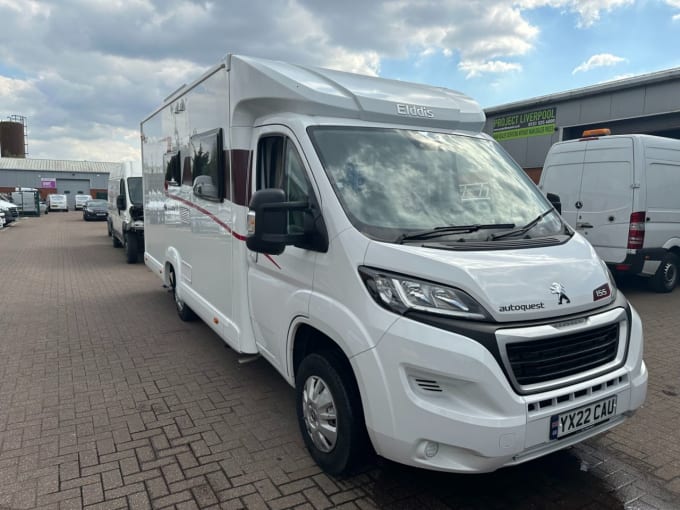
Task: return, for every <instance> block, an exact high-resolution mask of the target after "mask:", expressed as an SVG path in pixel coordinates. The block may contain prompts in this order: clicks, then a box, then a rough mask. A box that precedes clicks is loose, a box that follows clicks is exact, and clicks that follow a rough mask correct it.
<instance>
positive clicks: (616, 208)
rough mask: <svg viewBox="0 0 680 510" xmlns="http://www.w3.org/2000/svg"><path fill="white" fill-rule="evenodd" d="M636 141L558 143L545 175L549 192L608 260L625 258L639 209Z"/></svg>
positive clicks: (605, 139)
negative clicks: (632, 216) (635, 197)
mask: <svg viewBox="0 0 680 510" xmlns="http://www.w3.org/2000/svg"><path fill="white" fill-rule="evenodd" d="M634 182H635V181H634V175H633V140H632V139H631V138H628V137H618V136H617V137H602V138H594V139H589V140H579V141H573V142H565V143H560V144H556V145H555V146H553V148H552V149H551V150H550V153H549V154H548V157H547V158H546V165H545V168H544V169H543V173H542V174H541V188H542V189H543V192H544V193H555V194H557V195H559V196H560V199H561V202H562V217H563V218H564V219H565V220H566V222H567V223H569V225H571V226H572V227H574V228H575V229H576V230H577V231H579V232H580V233H581V234H583V235H584V236H585V237H586V239H588V240H589V241H590V243H591V244H592V245H593V246H594V247H595V249H596V250H597V252H598V254H599V255H600V257H602V258H603V259H604V260H605V261H606V262H610V263H619V262H623V260H624V259H625V257H626V248H627V245H628V226H629V223H630V214H631V212H632V211H633V193H634V186H633V183H634Z"/></svg>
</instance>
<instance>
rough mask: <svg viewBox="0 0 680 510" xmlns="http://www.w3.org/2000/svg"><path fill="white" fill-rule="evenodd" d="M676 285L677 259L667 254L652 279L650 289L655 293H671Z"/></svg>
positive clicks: (671, 254)
mask: <svg viewBox="0 0 680 510" xmlns="http://www.w3.org/2000/svg"><path fill="white" fill-rule="evenodd" d="M677 283H678V257H677V256H675V255H674V254H673V253H668V254H667V255H666V256H665V257H664V258H663V260H662V261H661V265H660V266H659V269H657V270H656V273H655V274H654V276H653V277H652V280H651V285H652V289H654V290H655V291H656V292H671V291H672V290H673V289H674V288H675V286H676V285H677Z"/></svg>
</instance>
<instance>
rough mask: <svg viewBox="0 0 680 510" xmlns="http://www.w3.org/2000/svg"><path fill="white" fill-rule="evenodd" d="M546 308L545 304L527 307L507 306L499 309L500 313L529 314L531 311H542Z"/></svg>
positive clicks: (532, 304) (527, 305) (530, 304)
mask: <svg viewBox="0 0 680 510" xmlns="http://www.w3.org/2000/svg"><path fill="white" fill-rule="evenodd" d="M542 308H545V303H543V302H540V303H529V304H526V305H505V306H501V307H499V308H498V311H499V312H527V311H529V310H540V309H542Z"/></svg>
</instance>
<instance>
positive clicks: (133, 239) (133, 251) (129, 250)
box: [125, 233, 139, 264]
mask: <svg viewBox="0 0 680 510" xmlns="http://www.w3.org/2000/svg"><path fill="white" fill-rule="evenodd" d="M138 254H139V242H138V240H137V234H135V233H132V234H125V260H127V263H128V264H136V263H137V258H138Z"/></svg>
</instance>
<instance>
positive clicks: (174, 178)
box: [163, 151, 182, 186]
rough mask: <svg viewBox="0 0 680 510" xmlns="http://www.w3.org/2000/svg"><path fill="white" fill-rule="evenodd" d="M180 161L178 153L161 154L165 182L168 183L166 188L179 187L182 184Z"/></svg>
mask: <svg viewBox="0 0 680 510" xmlns="http://www.w3.org/2000/svg"><path fill="white" fill-rule="evenodd" d="M180 161H182V160H181V159H180V154H179V151H177V152H167V153H165V154H163V165H164V166H165V182H167V183H168V186H179V185H180V184H181V182H182V166H181V165H180Z"/></svg>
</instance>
